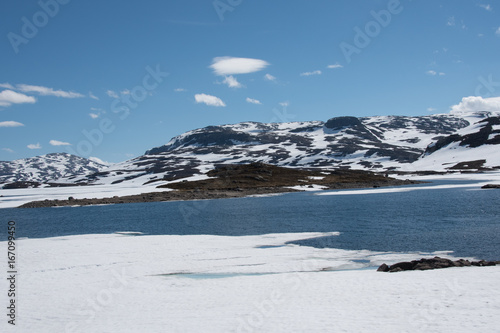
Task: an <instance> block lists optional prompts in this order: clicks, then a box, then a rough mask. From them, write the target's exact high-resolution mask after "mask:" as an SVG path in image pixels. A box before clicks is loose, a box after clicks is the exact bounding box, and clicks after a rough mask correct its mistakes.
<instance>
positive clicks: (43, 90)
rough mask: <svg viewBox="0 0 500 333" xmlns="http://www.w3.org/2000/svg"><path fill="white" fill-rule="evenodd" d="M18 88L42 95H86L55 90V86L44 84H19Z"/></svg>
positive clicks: (77, 96) (74, 96)
mask: <svg viewBox="0 0 500 333" xmlns="http://www.w3.org/2000/svg"><path fill="white" fill-rule="evenodd" d="M16 89H17V90H19V91H21V92H24V93H37V94H39V95H41V96H55V97H62V98H81V97H85V96H84V95H82V94H80V93H77V92H73V91H64V90H54V89H53V88H48V87H43V86H33V85H29V84H17V85H16Z"/></svg>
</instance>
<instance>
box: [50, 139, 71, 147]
mask: <svg viewBox="0 0 500 333" xmlns="http://www.w3.org/2000/svg"><path fill="white" fill-rule="evenodd" d="M49 143H50V144H51V145H52V146H71V143H68V142H63V141H57V140H50V141H49Z"/></svg>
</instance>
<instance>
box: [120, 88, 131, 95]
mask: <svg viewBox="0 0 500 333" xmlns="http://www.w3.org/2000/svg"><path fill="white" fill-rule="evenodd" d="M120 94H122V95H130V90H128V89H124V90H122V91H120Z"/></svg>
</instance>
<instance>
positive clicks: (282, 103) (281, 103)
mask: <svg viewBox="0 0 500 333" xmlns="http://www.w3.org/2000/svg"><path fill="white" fill-rule="evenodd" d="M279 104H280V105H281V106H282V107H284V108H286V107H287V106H289V105H290V102H289V101H286V102H280V103H279Z"/></svg>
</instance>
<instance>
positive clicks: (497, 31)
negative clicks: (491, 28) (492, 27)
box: [495, 27, 500, 36]
mask: <svg viewBox="0 0 500 333" xmlns="http://www.w3.org/2000/svg"><path fill="white" fill-rule="evenodd" d="M495 35H497V36H500V27H498V29H497V30H496V31H495Z"/></svg>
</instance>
